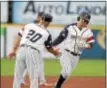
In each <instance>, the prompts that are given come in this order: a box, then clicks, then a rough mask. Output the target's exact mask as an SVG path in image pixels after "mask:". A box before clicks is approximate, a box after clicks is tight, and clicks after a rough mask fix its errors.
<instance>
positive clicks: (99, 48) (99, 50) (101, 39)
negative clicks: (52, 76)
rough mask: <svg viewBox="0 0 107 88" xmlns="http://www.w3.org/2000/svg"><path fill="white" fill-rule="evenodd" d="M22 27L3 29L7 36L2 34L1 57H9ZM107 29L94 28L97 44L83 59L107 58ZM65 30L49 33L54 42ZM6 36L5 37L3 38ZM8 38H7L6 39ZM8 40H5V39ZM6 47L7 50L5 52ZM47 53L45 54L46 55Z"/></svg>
mask: <svg viewBox="0 0 107 88" xmlns="http://www.w3.org/2000/svg"><path fill="white" fill-rule="evenodd" d="M22 27H23V26H22V25H5V26H3V27H2V30H3V29H6V34H5V35H3V33H2V34H1V36H2V37H1V39H2V41H1V42H2V44H1V47H3V48H1V51H2V54H1V57H4V56H7V55H8V53H9V51H10V50H11V48H12V46H13V40H14V38H15V36H16V35H17V32H18V31H19V30H20V29H21V28H22ZM104 28H105V27H104V26H92V31H93V33H94V38H95V43H94V45H93V49H92V50H84V52H83V54H82V56H81V57H82V58H95V59H97V58H103V59H105V57H106V50H105V29H104ZM62 29H63V26H50V27H49V31H50V33H51V34H52V39H53V40H54V39H55V38H56V37H57V36H58V35H59V33H60V31H61V30H62ZM3 36H4V37H3ZM5 37H6V38H5ZM4 38H5V39H6V40H5V39H4ZM4 43H6V44H4ZM4 47H6V48H5V50H4ZM58 47H59V48H62V47H63V43H62V44H60V45H59V46H58ZM44 52H45V53H44ZM44 52H43V57H48V58H53V57H54V56H53V55H52V54H50V53H48V52H47V51H46V50H44Z"/></svg>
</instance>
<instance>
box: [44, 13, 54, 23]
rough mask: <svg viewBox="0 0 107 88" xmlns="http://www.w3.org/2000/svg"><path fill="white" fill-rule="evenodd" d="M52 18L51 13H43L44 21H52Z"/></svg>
mask: <svg viewBox="0 0 107 88" xmlns="http://www.w3.org/2000/svg"><path fill="white" fill-rule="evenodd" d="M52 19H53V17H52V15H50V14H48V13H45V14H44V15H43V20H44V21H46V22H52Z"/></svg>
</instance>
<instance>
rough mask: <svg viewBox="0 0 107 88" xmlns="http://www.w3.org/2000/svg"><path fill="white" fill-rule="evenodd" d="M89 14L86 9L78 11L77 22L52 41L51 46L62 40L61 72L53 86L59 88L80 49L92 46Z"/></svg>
mask: <svg viewBox="0 0 107 88" xmlns="http://www.w3.org/2000/svg"><path fill="white" fill-rule="evenodd" d="M90 18H91V16H90V14H89V13H88V12H86V11H83V12H81V13H80V15H79V16H78V17H77V23H73V24H70V25H68V26H66V27H65V29H64V30H63V31H62V32H61V33H60V35H59V36H58V38H56V39H55V40H54V42H53V46H56V45H57V44H59V43H61V42H62V41H63V40H64V48H63V50H62V54H61V56H60V57H59V58H60V64H61V66H62V70H61V74H60V77H59V79H58V81H57V82H56V83H55V87H54V88H61V86H62V84H63V83H64V81H65V80H66V79H67V78H68V77H69V76H70V74H71V72H72V70H73V68H74V67H76V65H77V63H78V61H79V58H80V55H81V54H82V51H83V50H84V49H85V48H87V49H91V48H92V43H93V42H94V38H93V33H92V31H91V30H90V29H89V28H88V27H87V25H88V23H89V21H90Z"/></svg>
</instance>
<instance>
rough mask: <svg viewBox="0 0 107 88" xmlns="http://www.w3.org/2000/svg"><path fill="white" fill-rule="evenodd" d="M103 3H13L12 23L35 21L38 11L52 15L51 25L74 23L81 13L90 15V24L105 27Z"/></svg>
mask: <svg viewBox="0 0 107 88" xmlns="http://www.w3.org/2000/svg"><path fill="white" fill-rule="evenodd" d="M105 10H106V7H105V2H91V1H90V2H85V1H84V2H83V1H82V2H71V1H66V2H36V1H29V2H14V3H13V22H14V23H20V24H25V23H30V22H32V21H34V20H35V19H36V16H37V13H38V12H40V11H43V12H47V13H50V14H52V15H53V24H69V23H71V22H74V21H76V19H77V16H78V14H79V13H80V12H82V11H88V12H89V13H90V14H91V22H90V23H91V24H94V25H105V13H106V11H105Z"/></svg>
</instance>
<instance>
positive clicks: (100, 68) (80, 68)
mask: <svg viewBox="0 0 107 88" xmlns="http://www.w3.org/2000/svg"><path fill="white" fill-rule="evenodd" d="M14 65H15V60H6V59H2V60H1V75H3V76H6V75H8V76H9V75H13V73H14ZM60 71H61V66H60V63H59V61H58V60H45V74H46V76H57V75H59V74H60ZM72 75H73V76H105V60H80V61H79V63H78V65H77V67H76V69H74V70H73V72H72Z"/></svg>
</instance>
